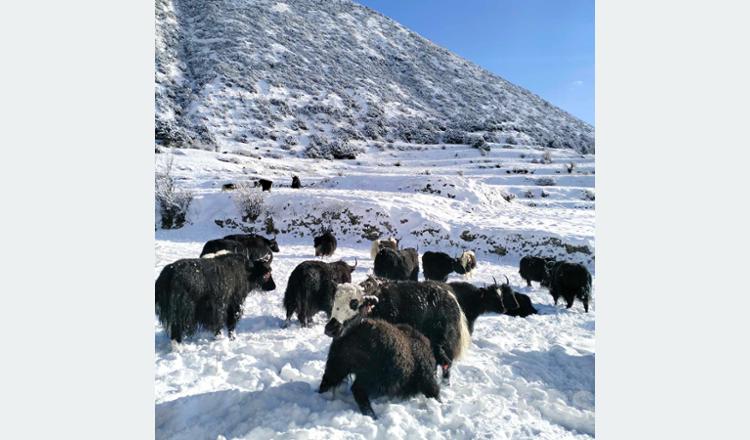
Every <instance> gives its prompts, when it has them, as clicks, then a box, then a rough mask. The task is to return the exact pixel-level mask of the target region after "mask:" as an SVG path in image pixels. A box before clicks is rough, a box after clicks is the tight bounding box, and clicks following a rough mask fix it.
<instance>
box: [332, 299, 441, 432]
mask: <svg viewBox="0 0 750 440" xmlns="http://www.w3.org/2000/svg"><path fill="white" fill-rule="evenodd" d="M352 306H354V307H359V304H352ZM350 374H354V375H355V376H356V379H355V380H354V383H353V384H352V394H353V395H354V400H355V401H356V402H357V405H358V406H359V410H360V411H361V412H362V414H364V415H368V416H370V417H372V418H374V419H377V416H376V415H375V412H374V411H373V410H372V406H371V405H370V397H378V396H389V397H401V398H406V397H411V396H414V395H416V394H419V393H422V394H424V395H425V396H426V397H431V398H434V399H436V400H437V401H438V402H439V401H440V386H439V385H438V383H437V380H436V379H435V357H434V356H433V354H432V350H431V348H430V341H429V340H428V339H427V338H425V337H424V335H422V334H421V333H419V332H418V331H416V330H414V329H413V328H412V327H410V326H408V325H405V324H398V325H393V324H391V323H388V322H386V321H383V320H380V319H363V320H361V321H360V322H359V323H358V324H356V325H353V326H351V327H350V328H349V329H348V331H347V332H346V333H344V334H343V335H341V336H340V337H338V338H336V339H334V340H333V342H332V343H331V348H330V350H329V351H328V360H327V361H326V368H325V373H324V374H323V380H321V382H320V388H319V389H318V392H319V393H325V392H326V391H328V390H330V389H332V388H334V387H336V386H338V385H339V384H340V383H341V382H343V381H344V379H345V378H346V377H347V376H348V375H350Z"/></svg>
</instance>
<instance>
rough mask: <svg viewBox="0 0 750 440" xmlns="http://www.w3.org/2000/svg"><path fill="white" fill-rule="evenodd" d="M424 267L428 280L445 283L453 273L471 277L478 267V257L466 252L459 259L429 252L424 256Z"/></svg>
mask: <svg viewBox="0 0 750 440" xmlns="http://www.w3.org/2000/svg"><path fill="white" fill-rule="evenodd" d="M422 266H423V268H424V269H423V270H424V277H425V278H426V279H428V280H435V281H442V282H445V281H446V280H448V275H449V274H450V273H451V272H456V273H459V274H463V275H466V276H469V275H470V274H471V272H472V271H473V270H474V268H476V267H477V257H476V255H474V252H472V251H464V252H463V253H462V254H461V255H460V256H458V257H451V256H450V255H448V254H446V253H444V252H432V251H427V252H425V253H424V255H422Z"/></svg>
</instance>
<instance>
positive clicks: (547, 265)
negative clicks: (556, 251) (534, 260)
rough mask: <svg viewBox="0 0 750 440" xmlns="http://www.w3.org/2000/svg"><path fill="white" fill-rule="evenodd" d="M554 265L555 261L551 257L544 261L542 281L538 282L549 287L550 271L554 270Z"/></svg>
mask: <svg viewBox="0 0 750 440" xmlns="http://www.w3.org/2000/svg"><path fill="white" fill-rule="evenodd" d="M556 265H557V262H556V261H555V260H553V259H548V260H546V261H545V262H544V273H542V281H540V282H539V283H540V284H541V285H542V287H546V288H549V286H550V282H551V280H552V272H553V271H554V270H555V266H556Z"/></svg>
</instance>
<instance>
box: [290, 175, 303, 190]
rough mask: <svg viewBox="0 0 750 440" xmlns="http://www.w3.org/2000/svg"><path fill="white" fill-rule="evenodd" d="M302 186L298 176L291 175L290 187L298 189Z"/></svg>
mask: <svg viewBox="0 0 750 440" xmlns="http://www.w3.org/2000/svg"><path fill="white" fill-rule="evenodd" d="M299 188H302V182H300V180H299V177H297V176H292V189H299Z"/></svg>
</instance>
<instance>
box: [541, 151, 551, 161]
mask: <svg viewBox="0 0 750 440" xmlns="http://www.w3.org/2000/svg"><path fill="white" fill-rule="evenodd" d="M539 163H544V164H550V163H552V152H551V151H550V150H544V153H542V157H541V158H540V159H539Z"/></svg>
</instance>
